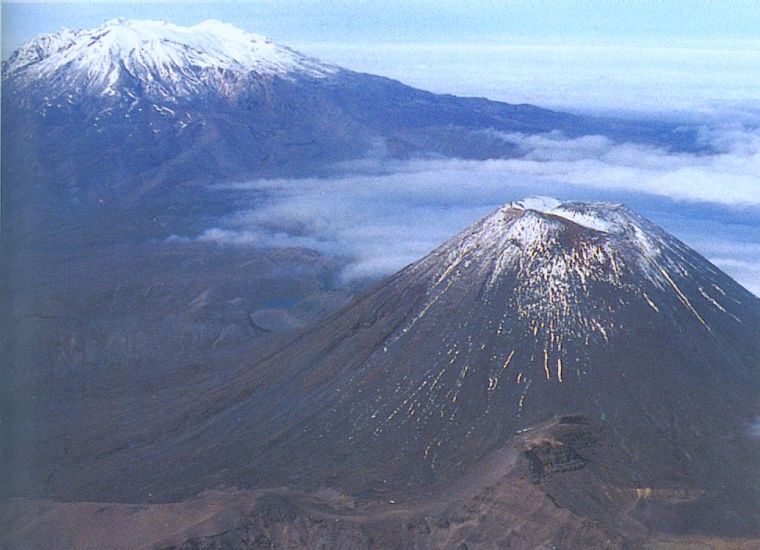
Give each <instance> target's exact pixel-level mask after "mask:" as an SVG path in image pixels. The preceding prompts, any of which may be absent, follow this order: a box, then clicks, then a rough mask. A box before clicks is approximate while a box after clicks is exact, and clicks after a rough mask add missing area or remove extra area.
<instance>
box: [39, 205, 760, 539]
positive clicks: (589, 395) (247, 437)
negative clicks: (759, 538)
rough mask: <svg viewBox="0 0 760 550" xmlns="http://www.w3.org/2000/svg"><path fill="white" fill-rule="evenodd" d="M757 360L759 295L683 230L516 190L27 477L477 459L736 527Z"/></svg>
mask: <svg viewBox="0 0 760 550" xmlns="http://www.w3.org/2000/svg"><path fill="white" fill-rule="evenodd" d="M759 361H760V300H758V299H757V298H756V297H754V296H753V295H751V294H750V293H749V292H748V291H747V290H745V289H744V288H742V287H741V286H739V285H738V284H737V283H735V282H734V281H733V280H731V279H730V278H729V277H728V276H726V275H725V274H724V273H722V272H721V271H719V270H718V269H717V268H716V267H715V266H713V265H712V264H710V263H709V262H708V261H707V260H705V259H704V258H703V257H701V256H699V255H698V254H697V253H695V252H694V251H693V250H691V249H689V248H688V247H687V246H686V245H684V244H683V243H681V242H680V241H678V240H676V239H675V238H673V237H672V236H670V235H668V234H667V233H665V232H664V231H662V230H661V229H659V228H658V227H656V226H655V225H654V224H652V223H651V222H649V221H647V220H645V219H644V218H642V217H641V216H639V215H637V214H635V213H634V212H632V211H630V210H628V209H627V208H625V207H624V206H621V205H612V204H602V203H577V202H569V203H560V202H558V201H554V200H551V199H528V200H525V201H521V202H515V203H510V204H507V205H505V206H504V207H502V208H500V209H498V210H497V211H496V212H494V213H493V214H491V215H489V216H488V217H486V218H484V219H483V220H481V221H480V222H478V223H476V224H475V225H473V226H472V227H470V228H469V229H467V230H465V231H464V232H463V233H461V234H460V235H458V236H456V237H454V238H453V239H452V240H450V241H449V242H447V243H445V244H444V245H442V246H441V247H440V248H438V249H437V250H435V251H434V252H432V253H431V254H430V255H428V256H426V257H425V258H423V259H421V260H420V261H418V262H416V263H414V264H412V265H411V266H409V267H407V268H406V269H404V270H402V271H400V272H399V273H397V274H396V275H394V276H393V277H391V278H390V279H388V280H387V281H385V282H383V283H382V284H380V285H379V286H377V287H376V288H374V289H372V290H370V291H369V292H367V293H365V294H364V295H362V296H361V297H359V298H358V299H356V300H355V301H354V302H353V303H352V304H351V305H349V306H348V307H346V308H345V309H343V310H342V311H340V312H339V313H337V314H335V315H334V316H333V317H332V318H330V319H329V320H327V321H326V322H324V323H322V324H320V325H319V326H317V327H316V328H313V329H310V330H307V331H305V332H301V333H298V334H297V335H296V336H293V337H290V338H289V339H287V340H286V341H285V342H280V343H275V344H271V345H270V346H268V347H267V346H265V347H263V348H261V349H260V350H259V351H258V352H257V354H256V355H255V356H254V357H253V358H251V359H250V360H249V361H247V362H243V363H242V364H234V363H233V364H230V365H229V368H226V369H224V370H221V371H218V372H216V373H215V375H214V376H213V377H208V378H203V379H202V380H196V381H194V382H193V383H192V384H190V385H188V386H183V385H182V384H179V381H178V384H177V385H176V386H173V387H171V388H166V389H165V390H163V391H160V392H158V393H157V394H156V398H157V399H158V403H160V405H148V406H147V407H146V409H144V410H141V411H133V412H130V413H127V412H126V411H124V414H125V417H124V418H125V419H127V418H128V420H125V421H126V423H125V424H124V425H123V426H122V427H121V428H117V427H116V426H114V427H113V428H103V427H101V428H100V429H102V430H105V431H106V432H108V434H109V435H104V436H102V437H101V438H97V445H95V444H92V443H80V444H78V445H77V448H78V449H79V455H78V459H77V461H76V462H71V463H69V464H63V463H58V464H56V466H55V468H54V473H52V474H51V476H50V477H49V478H48V484H49V485H48V486H47V488H46V489H45V490H46V491H51V492H52V494H55V495H57V496H58V497H59V498H64V499H67V500H68V499H76V500H91V499H97V500H118V501H123V500H126V501H133V502H134V501H140V502H142V501H152V500H159V501H162V500H164V499H176V498H187V497H190V496H192V495H193V494H195V493H196V492H199V491H201V490H203V489H206V488H209V487H218V486H228V485H234V486H237V487H262V486H269V485H280V484H287V485H289V486H292V487H295V488H299V489H301V490H316V489H318V488H320V487H325V486H328V487H335V488H337V489H339V490H341V491H344V492H345V493H346V494H351V495H355V496H361V497H362V498H368V499H370V500H372V499H376V498H380V499H385V500H387V499H392V500H391V502H393V501H396V500H399V501H413V500H414V499H416V498H418V497H419V498H422V495H430V494H433V493H434V492H435V491H438V490H442V489H441V487H447V488H451V487H461V486H462V484H466V483H469V482H467V481H466V480H468V479H470V480H472V479H474V478H477V479H478V480H480V477H479V476H480V474H479V473H478V472H482V473H483V475H486V473H485V472H491V470H490V468H491V466H488V465H489V464H491V465H492V464H493V461H494V460H497V462H498V461H506V462H505V464H507V463H508V464H511V465H510V466H508V467H507V466H506V465H505V466H503V468H505V470H504V471H503V472H501V473H498V472H497V473H493V472H491V473H488V474H487V475H488V476H491V475H494V476H496V477H495V478H494V479H501V478H502V477H503V476H508V475H513V476H517V478H519V479H523V480H528V481H530V482H531V483H533V484H534V485H537V486H538V487H540V489H541V491H542V494H545V495H548V497H549V498H551V499H552V501H553V502H554V503H555V504H556V506H558V507H560V508H562V509H567V510H570V511H572V513H573V514H576V515H578V516H579V517H584V518H586V519H589V520H592V521H594V522H597V523H598V524H599V525H603V526H605V528H608V529H611V530H613V531H616V532H618V531H619V532H623V531H626V530H628V529H633V527H631V526H632V525H633V526H636V525H638V526H639V527H636V529H644V531H642V532H645V531H646V529H653V530H662V531H673V532H679V533H692V534H694V533H702V534H704V533H713V534H723V535H726V534H727V535H739V534H741V533H752V532H755V534H757V533H756V528H757V526H758V525H760V523H758V522H757V519H758V518H759V517H760V507H759V506H758V502H760V500H758V493H757V491H758V487H760V483H758V482H759V481H760V479H758V471H757V468H756V465H757V464H758V460H760V441H758V440H757V439H756V438H754V439H753V438H752V437H751V434H750V431H749V426H750V425H751V423H752V422H753V421H754V419H755V417H756V416H757V414H758V407H759V406H760V400H759V398H758V396H760V363H759ZM117 414H118V413H117ZM143 415H145V418H159V417H160V421H157V424H153V425H152V424H151V422H147V421H142V420H140V419H141V418H142V417H143ZM104 433H105V432H104ZM126 442H129V445H128V446H126ZM93 445H94V446H93ZM87 449H90V451H88V450H87ZM96 449H97V452H95V450H96ZM88 452H92V454H88ZM499 457H501V458H499ZM499 463H501V462H499ZM51 471H53V470H51ZM510 472H511V473H510ZM520 472H522V473H520ZM517 478H516V479H517ZM489 479H490V478H489ZM481 481H482V480H480V481H478V483H480V482H481ZM446 490H448V489H446ZM505 490H507V491H508V489H505ZM515 490H518V489H515ZM148 495H151V496H148ZM491 512H494V511H493V510H491ZM753 530H754V531H753ZM634 531H635V529H634ZM626 532H627V531H626Z"/></svg>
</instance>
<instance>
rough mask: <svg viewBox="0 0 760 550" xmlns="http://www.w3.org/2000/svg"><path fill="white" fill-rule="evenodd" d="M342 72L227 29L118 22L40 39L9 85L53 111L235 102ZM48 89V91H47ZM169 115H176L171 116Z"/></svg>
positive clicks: (18, 54) (212, 24)
mask: <svg viewBox="0 0 760 550" xmlns="http://www.w3.org/2000/svg"><path fill="white" fill-rule="evenodd" d="M337 71H338V69H337V67H332V66H330V65H327V64H326V63H320V62H319V61H317V60H314V59H310V58H308V57H306V56H304V55H301V54H299V53H297V52H295V51H293V50H291V49H289V48H286V47H283V46H278V45H276V44H273V43H272V42H270V41H269V40H267V39H266V38H264V37H263V36H258V35H255V34H251V33H247V32H245V31H242V30H240V29H238V28H237V27H235V26H233V25H230V24H227V23H222V22H220V21H214V20H209V21H204V22H203V23H200V24H198V25H195V26H192V27H180V26H177V25H173V24H171V23H168V22H166V21H129V20H125V19H114V20H112V21H108V22H106V23H104V24H103V25H101V26H100V27H97V28H95V29H88V30H79V31H71V30H68V29H62V30H61V31H60V32H58V33H56V34H48V35H42V36H39V37H37V38H36V39H34V40H32V41H31V42H28V43H27V44H25V45H24V46H22V47H21V48H19V49H18V50H17V51H15V52H14V53H13V55H12V56H11V57H10V59H9V60H8V62H7V63H4V64H3V78H4V79H6V78H7V79H11V80H13V81H14V83H15V86H16V88H17V90H18V91H20V92H22V93H24V94H26V95H27V97H28V98H29V97H34V96H35V95H36V94H40V93H43V94H44V95H45V96H46V97H45V99H46V100H47V104H46V107H47V108H51V107H53V105H54V104H55V103H56V102H59V101H68V102H69V103H71V102H73V101H74V100H76V99H77V98H78V97H81V96H82V95H90V96H98V95H100V96H121V97H124V98H128V99H132V100H133V101H139V99H140V98H154V99H157V100H161V99H163V100H168V101H174V102H176V101H181V99H182V98H187V97H191V96H198V95H208V94H212V93H216V94H220V95H225V94H226V95H234V94H236V93H239V92H240V91H241V90H242V89H245V87H246V85H249V84H250V78H251V77H256V78H274V77H281V78H291V79H293V78H297V77H299V76H301V77H303V76H308V77H317V78H319V77H324V76H327V75H329V74H333V73H335V72H337ZM43 82H44V83H46V84H47V86H44V87H43V86H40V83H43ZM166 114H168V113H166Z"/></svg>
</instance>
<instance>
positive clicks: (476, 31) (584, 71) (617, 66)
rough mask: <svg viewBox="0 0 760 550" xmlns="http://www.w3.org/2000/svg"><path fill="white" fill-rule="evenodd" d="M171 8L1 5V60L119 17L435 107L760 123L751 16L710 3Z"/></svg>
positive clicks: (744, 8)
mask: <svg viewBox="0 0 760 550" xmlns="http://www.w3.org/2000/svg"><path fill="white" fill-rule="evenodd" d="M177 4H178V3H176V2H174V3H169V2H157V3H156V2H149V3H142V2H127V3H102V2H87V3H80V2H74V3H52V4H50V3H36V2H33V3H30V2H4V3H3V4H2V31H3V32H2V58H3V60H5V59H7V58H8V57H9V56H10V54H11V53H12V52H13V51H15V50H16V49H17V48H18V47H20V46H21V45H22V44H24V43H26V42H28V41H29V40H31V39H33V38H34V37H36V36H38V35H40V34H46V33H55V32H58V31H59V30H60V29H61V28H64V27H65V28H69V29H73V30H77V29H84V28H94V27H97V26H99V25H101V24H103V23H104V22H106V21H108V20H111V19H115V18H119V17H123V18H125V19H144V20H165V21H169V22H171V23H173V24H176V25H181V26H191V25H194V24H198V23H200V22H202V21H204V20H207V19H218V20H220V21H224V22H227V23H231V24H233V25H235V26H236V27H239V28H241V29H243V30H245V31H248V32H252V33H255V34H260V35H264V36H266V37H267V38H269V39H270V40H272V41H274V42H276V43H278V44H282V45H285V46H289V47H292V48H294V49H296V50H298V51H301V52H303V53H305V54H307V55H310V56H313V57H317V58H319V59H322V60H323V61H326V62H329V63H334V64H336V65H339V66H342V67H345V68H347V69H351V70H356V71H359V72H367V73H372V74H379V75H382V76H386V77H389V78H394V79H397V80H400V81H402V82H404V83H406V84H409V85H412V86H415V87H418V88H422V89H426V90H429V91H433V92H436V93H452V94H456V95H465V96H478V97H487V98H489V99H493V100H497V101H506V102H509V103H531V104H535V105H539V106H542V107H546V108H553V109H561V110H566V111H571V112H590V113H597V114H602V115H604V114H613V115H614V114H623V115H625V116H629V117H631V116H637V117H651V116H655V117H658V118H675V119H682V120H684V121H686V122H691V121H693V120H694V119H695V118H700V117H707V118H712V119H716V118H721V117H723V116H724V115H725V114H726V113H730V114H731V116H732V120H739V121H741V122H750V123H752V124H757V123H758V120H759V119H760V116H758V114H757V113H758V112H760V99H759V98H760V74H758V72H757V71H756V70H754V69H755V68H756V67H758V66H760V31H759V30H758V29H760V8H758V7H757V6H756V5H755V4H753V3H752V2H738V3H732V7H731V9H730V10H726V9H720V8H719V7H718V6H716V5H714V3H711V2H696V3H694V2H671V3H668V5H667V7H665V6H663V5H662V3H658V2H640V3H636V4H635V5H631V4H630V3H626V2H614V3H607V4H603V5H595V6H594V9H593V10H589V9H584V7H586V8H587V7H588V2H583V1H580V0H575V1H571V2H561V3H559V4H558V5H556V4H552V6H551V8H550V9H547V8H546V4H544V3H541V2H529V1H522V2H511V3H509V4H507V5H501V4H498V3H495V2H489V1H486V0H481V1H479V2H475V3H470V4H468V7H467V8H464V7H462V6H460V5H458V4H457V3H454V2H444V3H436V4H435V6H436V10H431V9H430V8H431V6H432V4H431V3H430V2H412V3H409V4H407V3H402V2H395V1H394V2H390V3H383V4H382V6H376V5H374V4H372V3H368V2H340V3H337V4H330V5H328V6H323V5H321V4H320V3H318V2H256V3H240V2H223V3H217V4H207V3H203V2H180V3H179V4H180V5H181V6H182V9H181V10H177ZM433 12H435V13H433ZM580 14H582V15H583V16H582V17H581V16H580ZM621 67H625V70H624V71H622V70H621ZM716 74H719V75H720V78H718V79H716V78H715V76H716ZM663 80H666V81H667V82H668V84H669V85H668V86H666V87H663V86H662V83H663ZM558 82H561V85H560V86H558V85H557V83H558ZM740 111H741V112H740Z"/></svg>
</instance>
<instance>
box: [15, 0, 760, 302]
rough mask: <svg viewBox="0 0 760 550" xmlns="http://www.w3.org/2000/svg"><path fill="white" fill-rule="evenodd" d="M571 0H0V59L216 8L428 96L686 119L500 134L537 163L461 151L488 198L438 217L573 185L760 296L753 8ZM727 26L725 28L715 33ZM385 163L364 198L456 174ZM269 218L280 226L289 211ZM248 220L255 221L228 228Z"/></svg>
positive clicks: (757, 54)
mask: <svg viewBox="0 0 760 550" xmlns="http://www.w3.org/2000/svg"><path fill="white" fill-rule="evenodd" d="M296 4H297V5H298V9H296V8H294V6H295V5H296ZM586 4H587V3H584V2H579V1H576V2H565V3H562V4H561V7H560V8H558V9H552V10H546V9H545V8H542V6H543V4H541V3H540V2H515V3H510V4H509V5H508V6H501V5H498V6H495V5H494V3H492V2H486V1H481V2H479V3H475V4H471V5H470V6H471V7H470V9H469V10H462V9H461V8H460V7H458V6H456V5H455V4H453V3H444V4H443V5H442V8H441V10H440V13H435V14H434V13H432V12H431V10H430V9H429V8H430V3H426V2H417V3H412V4H410V5H406V4H402V3H400V2H392V3H390V4H387V3H386V4H383V6H382V7H378V6H375V5H373V4H370V3H367V2H354V3H345V2H343V3H340V4H339V5H338V6H335V5H332V4H331V5H330V6H327V7H323V6H320V5H319V3H317V2H305V3H294V2H266V3H256V4H248V3H246V4H241V3H235V2H232V3H222V4H205V3H196V2H193V3H182V8H183V9H182V10H177V9H176V7H177V6H176V3H147V4H145V3H114V4H111V3H108V4H104V3H55V4H39V3H16V2H10V3H3V4H2V15H3V19H2V29H3V37H2V41H3V42H2V44H3V57H4V58H5V57H6V56H7V55H8V53H9V51H8V50H9V48H11V46H13V45H15V46H18V45H19V42H20V41H22V40H28V39H31V38H33V37H34V36H36V35H38V34H39V33H42V32H56V31H57V30H58V29H60V28H61V27H67V28H70V29H79V28H91V27H96V26H98V25H100V24H102V23H103V22H105V21H108V20H111V19H114V18H118V17H124V18H126V19H143V20H145V19H148V20H151V19H163V20H166V21H170V22H172V23H174V24H177V25H181V26H187V25H193V24H198V23H200V22H202V21H204V20H208V19H218V20H220V21H225V22H228V23H231V24H233V25H235V26H236V27H239V28H242V29H243V30H246V31H248V32H253V33H256V34H261V35H264V36H267V37H268V38H269V39H270V40H272V41H274V42H276V43H279V44H282V45H285V46H289V47H292V48H294V49H296V50H298V51H301V52H303V53H305V54H307V55H310V56H314V57H317V58H319V59H321V60H323V61H326V62H330V63H334V64H336V65H339V66H342V67H345V68H348V69H351V70H356V71H359V72H367V73H372V74H378V75H382V76H385V77H389V78H394V79H397V80H399V81H401V82H403V83H405V84H408V85H411V86H414V87H416V88H420V89H425V90H428V91H432V92H435V93H450V94H455V95H462V96H477V97H486V98H488V99H492V100H496V101H505V102H508V103H513V104H522V103H528V104H533V105H538V106H540V107H544V108H550V109H555V110H559V111H565V112H572V113H582V114H592V115H601V116H619V117H623V118H629V119H641V120H668V121H675V122H676V123H679V124H684V125H686V126H689V127H695V128H697V129H698V131H699V132H700V133H701V139H702V141H703V143H704V146H705V147H706V148H707V149H711V150H712V152H713V154H712V155H710V156H707V157H705V156H703V155H701V154H683V153H678V152H674V151H670V150H666V149H651V148H649V149H641V148H636V147H626V146H625V145H626V144H612V143H606V142H601V143H600V142H598V141H596V142H595V141H594V140H593V139H592V140H583V139H581V140H574V139H567V138H566V137H565V136H561V135H560V136H546V137H544V138H543V140H542V141H537V140H536V139H535V138H534V139H528V138H527V137H526V136H516V135H515V136H503V139H506V140H507V141H510V142H513V143H515V144H516V145H517V146H518V147H520V148H521V149H523V150H524V151H525V152H527V154H528V155H529V157H530V156H531V155H533V156H536V159H532V158H531V159H530V160H529V161H527V162H523V163H522V164H518V163H514V162H510V161H502V162H497V163H496V164H497V165H498V167H499V168H498V178H496V179H499V178H500V180H499V181H502V182H504V183H502V184H499V185H497V182H496V181H494V176H493V175H492V170H493V168H492V166H490V165H488V164H487V163H472V165H471V166H470V168H469V169H470V170H472V173H473V174H478V176H477V177H479V178H481V179H483V180H484V181H487V182H488V186H490V187H489V188H490V195H488V196H485V195H483V194H480V195H479V199H478V200H479V202H478V204H467V206H463V207H458V210H459V212H453V213H451V214H450V218H449V219H448V221H447V222H445V223H442V224H441V228H443V230H444V231H454V230H458V229H461V228H462V227H463V224H464V222H465V221H466V220H467V219H469V218H465V217H463V216H464V213H468V215H470V216H471V215H472V214H473V212H484V211H485V210H487V209H488V208H490V207H491V206H493V205H495V204H497V203H498V202H499V201H504V200H509V199H514V198H518V197H517V195H516V194H515V193H523V192H524V191H525V190H526V184H527V190H528V193H529V194H533V193H532V191H534V190H535V191H537V192H543V193H548V194H554V195H560V196H563V197H565V198H570V197H569V196H568V190H569V189H572V193H573V195H572V196H573V197H574V198H577V199H584V198H592V199H605V198H610V199H615V198H616V197H623V198H624V199H626V201H627V202H629V203H630V204H631V205H632V206H633V207H636V208H637V209H639V210H640V211H642V213H644V214H645V215H648V216H652V217H653V218H654V220H655V221H656V222H657V223H661V224H663V225H664V227H665V228H666V229H667V230H669V231H672V232H674V233H675V234H676V235H677V236H679V237H680V238H684V239H686V240H688V241H689V244H691V245H693V246H694V247H695V248H696V249H697V250H699V251H700V252H702V253H703V254H705V255H706V256H708V257H709V258H710V259H712V260H713V261H716V262H717V263H718V265H719V266H721V267H722V268H725V269H726V270H727V271H728V272H729V273H730V274H731V275H732V276H734V277H736V278H737V279H738V280H739V281H740V282H742V283H743V284H744V285H745V286H747V287H748V288H750V289H751V290H752V291H753V292H754V293H756V294H760V247H758V246H757V244H756V243H757V239H758V236H759V235H760V233H758V232H760V223H758V222H757V219H758V218H759V217H760V214H759V212H760V178H759V177H758V176H757V174H758V171H757V166H759V165H760V164H758V163H760V132H758V130H757V128H758V127H760V72H758V71H757V70H756V68H757V67H760V8H758V7H757V6H755V5H754V4H752V3H749V2H746V3H738V4H737V5H735V6H733V7H732V9H731V10H725V9H724V10H721V9H719V8H718V7H717V6H715V5H713V4H712V3H708V2H701V3H697V4H694V3H693V2H692V3H687V2H676V3H671V4H669V8H668V9H664V8H662V7H656V6H655V5H654V4H657V5H659V3H638V4H636V5H635V6H631V5H629V4H626V8H625V9H620V10H615V9H612V8H610V7H609V5H607V6H606V7H605V8H604V9H602V8H600V9H598V10H595V11H593V12H589V13H584V17H578V16H577V15H578V13H580V11H579V10H580V7H581V6H582V5H586ZM687 4H688V7H689V9H688V10H686V6H687ZM617 5H618V7H620V4H619V3H618V4H617ZM674 6H675V7H674ZM694 6H697V8H695V7H694ZM485 8H490V11H489V9H485ZM676 8H677V9H676ZM686 11H688V17H686V15H685V12H686ZM586 12H588V10H586ZM538 13H540V14H541V15H542V17H536V15H537V14H538ZM586 15H587V17H585V16H586ZM707 15H710V17H706V16H707ZM755 22H757V25H755V24H754V23H755ZM728 23H730V24H731V25H730V26H728V27H726V26H725V25H726V24H728ZM726 28H730V29H731V32H724V31H725V29H726ZM663 83H666V84H667V85H663ZM562 151H564V152H562ZM526 166H527V167H530V169H528V168H526ZM396 169H397V170H399V172H397V173H395V174H384V175H380V176H377V175H374V176H372V178H373V179H372V180H371V181H372V182H373V183H374V184H375V185H376V189H377V193H378V194H379V196H378V197H377V198H376V200H379V201H382V200H383V197H384V196H385V195H384V193H385V192H384V190H383V189H384V187H385V186H386V185H393V184H400V183H399V181H398V180H399V179H403V185H405V186H411V189H413V190H414V189H415V186H419V191H418V192H419V193H420V196H419V197H415V196H414V193H415V191H413V192H412V194H411V198H410V199H409V200H410V202H409V204H407V205H406V207H407V208H409V209H410V213H411V214H415V213H418V212H419V211H420V209H423V210H425V211H429V210H430V209H434V208H435V207H436V206H435V205H436V204H440V203H447V201H448V198H447V196H446V195H447V191H446V190H445V189H443V188H442V189H440V191H439V192H438V194H437V195H436V196H431V195H430V194H428V193H427V191H426V189H427V186H429V185H430V184H431V182H432V181H438V182H443V183H444V184H445V183H446V182H449V181H452V179H453V178H458V177H461V175H462V172H461V167H460V166H457V165H456V163H453V162H432V161H431V162H429V164H428V166H427V167H426V171H425V172H424V173H417V172H415V169H412V168H409V167H407V166H399V167H396ZM406 170H408V172H405V171H406ZM349 179H350V178H349ZM365 179H366V177H365ZM291 182H292V186H293V187H294V189H296V188H297V189H298V191H297V192H296V191H291V193H296V195H297V196H296V197H295V198H294V197H290V199H289V200H298V201H300V202H301V203H304V204H307V203H309V201H313V200H320V199H319V192H318V191H317V190H316V189H312V186H311V185H310V183H309V182H306V183H304V182H303V181H300V180H288V186H290V185H291ZM343 183H344V179H342V178H341V177H339V178H336V179H334V180H330V181H328V182H325V183H324V184H320V185H332V186H335V187H336V188H337V189H343ZM442 187H445V185H443V186H442ZM370 188H371V189H372V188H375V187H372V186H370ZM558 190H559V192H558ZM344 192H345V195H344V196H345V197H347V200H356V201H359V203H360V200H359V198H356V197H353V192H352V191H351V190H350V189H344ZM277 200H283V199H282V197H281V198H280V199H277ZM464 202H465V203H469V202H471V201H468V200H464ZM329 203H330V201H327V203H325V204H324V205H323V206H324V208H325V210H326V211H328V212H329V211H330V209H331V208H337V209H339V205H337V204H336V205H334V206H331V205H330V204H329ZM359 205H360V204H357V206H359ZM473 208H474V210H473ZM454 210H457V209H454ZM684 212H687V213H688V214H687V215H684V214H683V213H684ZM339 214H340V212H338V211H336V212H333V214H332V215H333V216H336V218H335V219H333V220H330V222H331V224H333V225H334V224H335V223H338V224H340V223H344V224H346V225H345V227H342V229H341V231H348V230H349V229H354V231H359V230H360V229H359V228H358V227H356V228H354V227H353V225H352V224H357V225H358V226H360V225H361V224H360V223H358V222H356V220H353V221H352V219H351V218H350V217H349V218H347V219H346V220H344V221H336V220H339V218H340V216H339ZM293 215H296V214H293ZM419 219H420V220H426V219H428V218H427V217H426V216H425V215H421V216H420V217H419ZM277 223H280V224H282V225H283V226H287V224H288V220H287V219H283V220H280V221H278V222H277ZM420 223H421V224H423V225H424V223H425V222H420ZM328 226H330V225H329V224H328ZM328 226H325V227H328ZM441 228H438V230H437V231H435V230H433V229H434V228H433V227H422V226H420V227H417V230H419V231H422V232H423V234H425V235H429V236H430V237H429V238H428V239H427V240H424V243H425V244H424V245H423V246H420V244H419V243H417V247H416V248H414V249H413V250H394V251H392V253H393V254H397V255H398V257H397V260H396V261H386V262H385V263H384V264H383V265H385V266H387V267H386V268H385V269H386V270H388V269H391V268H395V267H401V263H402V259H408V258H411V257H414V256H415V255H419V254H420V252H421V251H422V250H423V249H424V247H425V246H428V247H432V246H433V245H434V244H435V243H436V241H435V239H439V238H442V237H443V236H444V235H443V234H442V233H441V230H442V229H441ZM214 229H225V226H224V224H223V222H222V221H220V222H219V225H218V226H210V227H208V228H207V230H208V231H212V230H214ZM248 230H254V231H256V230H257V229H256V227H255V226H254V227H252V228H243V231H248ZM334 230H335V231H336V232H337V233H336V234H335V235H330V234H322V235H316V236H317V237H319V238H321V239H326V240H327V241H332V240H334V239H338V236H337V235H338V234H341V233H340V231H338V230H337V229H335V228H334ZM328 233H329V232H328ZM313 236H315V235H313ZM185 237H187V236H185ZM335 244H336V246H338V247H339V246H340V245H341V243H340V242H336V243H335ZM343 245H345V246H347V245H346V243H343ZM379 274H381V275H382V272H381V273H379Z"/></svg>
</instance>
